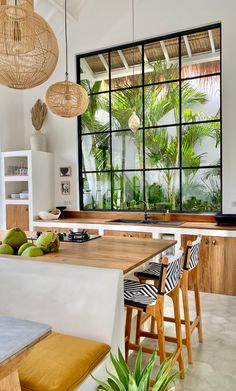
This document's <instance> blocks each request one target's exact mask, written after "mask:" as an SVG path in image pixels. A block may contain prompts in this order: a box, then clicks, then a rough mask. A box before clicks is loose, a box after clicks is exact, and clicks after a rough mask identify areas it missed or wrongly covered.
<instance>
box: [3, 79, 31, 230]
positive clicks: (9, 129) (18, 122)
mask: <svg viewBox="0 0 236 391" xmlns="http://www.w3.org/2000/svg"><path fill="white" fill-rule="evenodd" d="M21 149H25V139H24V99H23V92H22V91H15V90H12V89H10V88H7V87H4V86H1V85H0V152H3V151H14V150H21ZM0 205H2V168H1V165H0ZM2 218H3V215H2V212H1V210H0V227H1V226H2Z"/></svg>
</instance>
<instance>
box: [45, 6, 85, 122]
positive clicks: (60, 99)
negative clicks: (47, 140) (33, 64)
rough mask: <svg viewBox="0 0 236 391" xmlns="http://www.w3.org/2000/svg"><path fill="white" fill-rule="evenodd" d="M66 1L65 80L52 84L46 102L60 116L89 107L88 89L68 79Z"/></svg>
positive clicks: (78, 113) (67, 116) (74, 113)
mask: <svg viewBox="0 0 236 391" xmlns="http://www.w3.org/2000/svg"><path fill="white" fill-rule="evenodd" d="M64 1H65V54H66V64H65V65H66V71H65V81H61V82H58V83H55V84H53V85H51V86H50V87H49V88H48V90H47V92H46V102H47V105H48V108H49V110H50V111H51V112H52V113H53V114H56V115H59V116H60V117H66V118H70V117H77V116H79V115H81V114H83V113H84V112H85V111H86V110H87V107H88V103H89V98H88V94H87V91H86V90H85V89H84V88H83V87H81V86H80V85H79V84H76V83H73V82H72V81H69V80H68V37H67V0H64Z"/></svg>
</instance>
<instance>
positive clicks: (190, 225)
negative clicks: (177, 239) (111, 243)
mask: <svg viewBox="0 0 236 391" xmlns="http://www.w3.org/2000/svg"><path fill="white" fill-rule="evenodd" d="M35 222H40V223H43V222H45V223H52V226H54V227H55V226H57V224H64V223H66V224H70V223H71V224H95V225H97V224H102V225H119V226H120V225H122V226H123V227H124V230H125V227H126V226H134V227H136V226H141V227H158V228H159V227H163V228H166V227H169V228H175V229H178V228H193V229H214V230H230V231H235V230H236V227H232V226H218V225H217V223H213V222H212V223H211V222H208V223H204V222H195V221H193V222H190V221H189V222H184V223H183V224H181V225H178V226H176V225H171V224H170V225H169V224H168V225H161V224H160V225H158V224H136V223H133V224H127V223H118V222H111V221H110V220H109V219H96V218H94V219H93V218H78V217H70V218H69V217H67V218H63V219H58V220H40V219H37V220H35Z"/></svg>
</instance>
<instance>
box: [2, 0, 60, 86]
mask: <svg viewBox="0 0 236 391" xmlns="http://www.w3.org/2000/svg"><path fill="white" fill-rule="evenodd" d="M9 2H10V0H5V1H4V0H1V3H0V4H1V6H0V84H3V85H6V86H8V87H11V88H16V89H27V88H32V87H35V86H38V85H40V84H42V83H44V82H45V81H46V80H47V79H48V78H49V77H50V75H51V74H52V72H53V71H54V69H55V67H56V64H57V60H58V45H57V40H56V37H55V35H54V33H53V31H52V29H51V27H50V26H49V25H48V23H47V22H46V21H45V20H44V19H43V18H42V17H41V16H40V15H38V14H36V13H35V12H33V0H29V1H27V0H17V4H20V5H21V6H18V5H17V6H11V5H10V6H9V5H4V4H3V3H9Z"/></svg>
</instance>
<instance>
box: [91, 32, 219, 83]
mask: <svg viewBox="0 0 236 391" xmlns="http://www.w3.org/2000/svg"><path fill="white" fill-rule="evenodd" d="M210 31H211V33H212V38H213V45H214V49H215V52H218V51H219V50H220V29H219V28H215V29H213V30H210ZM209 34H210V33H209V31H208V30H206V31H201V32H198V33H192V34H189V35H188V36H187V41H188V43H189V48H190V51H191V57H190V56H189V52H188V49H187V46H186V42H185V40H184V37H182V39H181V54H182V58H183V59H184V58H186V59H191V60H192V62H193V64H192V66H193V67H194V66H195V72H198V71H199V72H200V73H201V74H202V73H203V74H206V73H208V71H211V72H212V71H215V72H218V71H219V62H218V61H212V60H210V59H209V63H208V62H205V63H203V64H194V60H195V58H196V56H197V55H204V54H212V53H213V50H212V43H211V40H210V35H209ZM163 43H164V48H165V49H166V53H164V50H163ZM140 49H141V47H138V46H135V47H134V48H133V47H132V46H131V47H129V48H125V49H122V54H123V56H124V59H125V62H126V64H125V63H124V61H122V58H121V56H120V54H119V52H118V50H114V51H111V55H110V59H111V71H115V70H124V71H125V70H126V67H127V65H128V67H129V70H130V71H131V68H132V67H133V65H135V66H138V65H140V64H141V62H142V55H141V51H140ZM178 55H179V44H178V38H170V39H166V40H164V41H162V45H161V41H157V42H151V43H147V44H145V45H144V56H145V62H149V63H153V62H155V61H157V60H167V57H166V56H168V58H169V61H170V62H171V61H175V60H176V59H177V58H178ZM102 56H103V59H104V60H105V62H106V64H108V63H109V59H108V54H107V53H103V54H102ZM84 59H85V61H86V63H87V64H88V66H89V68H90V70H91V72H92V74H94V76H96V75H97V74H100V73H101V74H103V73H104V74H105V72H107V70H106V68H105V66H104V63H103V62H102V60H101V58H100V57H99V55H92V56H87V57H85V58H84ZM133 60H134V61H133ZM125 65H126V66H125ZM197 68H198V71H197ZM85 73H86V71H85ZM183 74H184V72H183ZM129 75H130V74H129ZM107 77H108V74H107ZM120 77H122V76H120ZM124 77H126V76H124Z"/></svg>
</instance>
